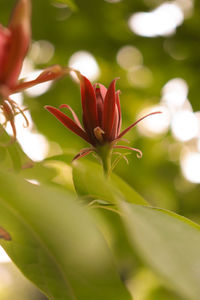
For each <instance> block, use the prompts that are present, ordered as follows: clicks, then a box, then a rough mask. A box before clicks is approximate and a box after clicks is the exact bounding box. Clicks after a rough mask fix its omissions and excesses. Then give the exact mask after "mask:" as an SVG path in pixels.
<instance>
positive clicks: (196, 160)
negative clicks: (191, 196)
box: [181, 151, 200, 183]
mask: <svg viewBox="0 0 200 300" xmlns="http://www.w3.org/2000/svg"><path fill="white" fill-rule="evenodd" d="M181 169H182V172H183V175H184V177H185V178H186V179H187V180H189V181H190V182H193V183H200V153H198V152H190V151H183V154H182V156H181Z"/></svg>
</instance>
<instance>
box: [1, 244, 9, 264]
mask: <svg viewBox="0 0 200 300" xmlns="http://www.w3.org/2000/svg"><path fill="white" fill-rule="evenodd" d="M10 261H11V260H10V258H9V256H8V255H7V254H6V252H5V250H4V249H3V248H2V247H1V246H0V263H8V262H10Z"/></svg>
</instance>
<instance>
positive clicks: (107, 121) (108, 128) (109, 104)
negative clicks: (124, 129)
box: [103, 78, 118, 140]
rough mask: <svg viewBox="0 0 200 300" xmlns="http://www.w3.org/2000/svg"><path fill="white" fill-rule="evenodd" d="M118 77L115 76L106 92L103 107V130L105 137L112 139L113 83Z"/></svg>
mask: <svg viewBox="0 0 200 300" xmlns="http://www.w3.org/2000/svg"><path fill="white" fill-rule="evenodd" d="M117 79H118V78H115V79H114V80H113V81H112V82H111V84H110V86H109V88H108V90H107V93H106V96H105V100H104V109H103V130H104V131H105V139H106V140H112V127H113V123H114V117H115V107H116V97H115V83H116V80H117Z"/></svg>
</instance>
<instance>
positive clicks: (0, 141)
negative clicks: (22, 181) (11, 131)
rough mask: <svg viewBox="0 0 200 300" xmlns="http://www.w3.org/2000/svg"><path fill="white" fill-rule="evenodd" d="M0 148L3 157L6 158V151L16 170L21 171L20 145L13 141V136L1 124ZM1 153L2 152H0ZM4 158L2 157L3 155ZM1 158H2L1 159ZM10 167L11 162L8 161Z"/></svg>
mask: <svg viewBox="0 0 200 300" xmlns="http://www.w3.org/2000/svg"><path fill="white" fill-rule="evenodd" d="M0 149H1V152H2V153H3V158H6V156H7V155H6V152H7V154H8V156H9V160H11V162H12V165H11V166H12V167H13V168H14V170H15V171H17V172H18V171H19V170H20V169H21V164H22V159H21V157H20V153H19V152H20V151H19V150H20V147H19V145H18V144H17V143H15V142H12V141H11V137H10V136H9V135H8V134H7V133H6V131H5V130H4V129H3V127H2V126H1V125H0ZM0 155H1V153H0ZM1 158H2V157H1ZM0 160H1V159H0ZM7 166H8V167H11V166H10V165H9V163H7Z"/></svg>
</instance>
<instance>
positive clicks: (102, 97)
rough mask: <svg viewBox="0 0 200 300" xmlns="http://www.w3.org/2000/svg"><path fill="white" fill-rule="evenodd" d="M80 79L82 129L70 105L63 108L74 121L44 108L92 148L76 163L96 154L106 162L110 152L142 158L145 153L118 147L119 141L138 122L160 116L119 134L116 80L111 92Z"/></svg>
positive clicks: (48, 108)
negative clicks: (117, 150)
mask: <svg viewBox="0 0 200 300" xmlns="http://www.w3.org/2000/svg"><path fill="white" fill-rule="evenodd" d="M79 77H80V85H81V101H82V110H83V115H82V117H83V127H82V125H81V124H80V121H79V120H78V117H77V116H76V114H75V112H74V111H73V110H72V108H71V107H70V106H69V105H66V104H62V105H61V106H60V108H67V109H68V110H70V111H71V113H72V116H73V119H74V121H73V120H72V119H70V118H69V117H68V116H67V115H65V114H64V113H63V112H62V111H60V110H59V109H57V108H55V107H52V106H48V105H47V106H45V108H46V109H47V110H48V111H49V112H50V113H52V114H53V115H54V116H55V117H56V118H57V119H58V120H59V121H60V122H61V123H63V125H64V126H66V127H67V128H68V129H70V130H71V131H72V132H74V133H76V134H77V135H78V136H80V137H81V138H82V139H84V140H85V141H86V142H88V143H89V144H91V145H92V147H91V148H86V149H82V150H81V151H80V152H79V154H78V155H76V156H75V158H74V159H78V158H80V157H83V156H85V155H87V154H89V153H91V152H92V151H95V152H96V153H97V154H99V156H100V157H101V159H102V161H103V160H105V157H106V156H107V154H108V152H109V151H110V150H112V149H113V148H124V149H129V150H133V151H136V152H138V154H139V155H138V156H139V157H141V156H142V152H141V151H140V150H139V149H136V148H131V147H127V146H121V145H116V143H117V142H119V141H120V139H121V138H122V137H123V136H124V135H125V134H126V133H127V132H128V131H129V130H130V129H131V128H132V127H134V126H135V125H136V124H137V123H138V122H140V121H141V120H143V119H144V118H146V117H148V116H150V115H153V114H157V113H160V112H153V113H150V114H148V115H146V116H144V117H142V118H141V119H139V120H138V121H136V122H135V123H133V124H131V125H130V126H129V127H128V128H126V129H125V130H123V131H122V132H121V133H120V129H121V121H122V118H121V108H120V101H119V93H120V92H119V91H115V83H116V80H117V79H114V80H113V81H112V82H111V84H110V86H109V88H108V89H106V88H105V87H104V86H103V85H102V84H94V85H93V86H92V84H91V83H90V81H89V80H88V79H87V78H86V77H85V76H82V75H79ZM105 149H106V150H105Z"/></svg>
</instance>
